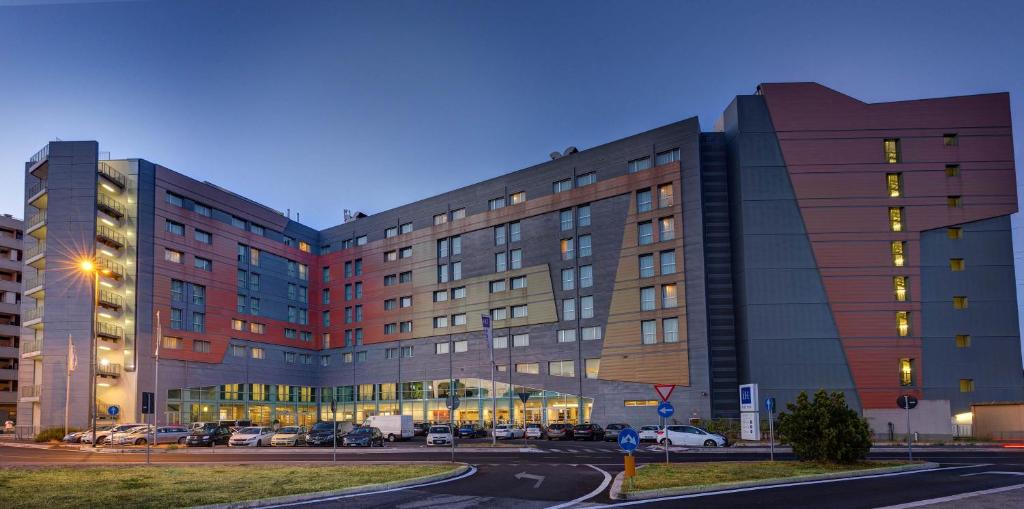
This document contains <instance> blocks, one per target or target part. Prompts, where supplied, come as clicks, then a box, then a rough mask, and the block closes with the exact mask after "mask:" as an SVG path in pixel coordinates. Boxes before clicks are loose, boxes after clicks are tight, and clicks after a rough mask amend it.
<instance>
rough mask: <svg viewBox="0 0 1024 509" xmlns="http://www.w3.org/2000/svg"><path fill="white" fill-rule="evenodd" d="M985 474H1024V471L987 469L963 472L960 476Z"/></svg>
mask: <svg viewBox="0 0 1024 509" xmlns="http://www.w3.org/2000/svg"><path fill="white" fill-rule="evenodd" d="M985 474H1002V475H1024V472H1004V471H1001V470H986V471H984V472H974V473H973V474H963V475H961V476H960V477H970V476H972V475H985Z"/></svg>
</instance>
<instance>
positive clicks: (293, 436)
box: [270, 426, 306, 447]
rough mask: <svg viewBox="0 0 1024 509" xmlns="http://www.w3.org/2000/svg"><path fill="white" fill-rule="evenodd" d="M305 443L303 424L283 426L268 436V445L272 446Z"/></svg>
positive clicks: (289, 445) (290, 445) (292, 445)
mask: <svg viewBox="0 0 1024 509" xmlns="http://www.w3.org/2000/svg"><path fill="white" fill-rule="evenodd" d="M305 443H306V428H305V427H304V426H285V427H283V428H281V429H279V430H277V433H274V435H273V436H271V437H270V445H272V446H274V447H294V446H296V445H303V444H305Z"/></svg>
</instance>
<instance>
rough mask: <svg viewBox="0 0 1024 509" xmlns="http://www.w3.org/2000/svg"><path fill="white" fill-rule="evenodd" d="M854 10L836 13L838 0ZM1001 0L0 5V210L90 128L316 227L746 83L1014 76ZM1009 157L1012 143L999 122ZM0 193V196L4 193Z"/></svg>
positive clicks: (698, 107)
mask: <svg viewBox="0 0 1024 509" xmlns="http://www.w3.org/2000/svg"><path fill="white" fill-rule="evenodd" d="M849 4H856V5H849ZM1021 14H1024V3H1021V2H1004V3H1000V2H985V4H984V8H982V7H980V6H979V4H975V3H969V2H934V1H932V2H892V1H888V2H529V1H517V2H503V3H498V2H482V1H480V2H426V1H419V2H360V3H342V2H297V1H296V2H284V1H281V2H263V1H247V2H235V1H212V0H208V1H196V2H187V1H186V2H111V3H98V2H41V3H40V2H31V1H27V0H24V1H23V0H18V1H4V0H0V75H2V76H4V79H3V80H2V85H0V90H2V91H3V93H2V94H0V119H3V121H2V124H0V178H2V181H3V182H4V183H5V185H3V186H0V212H10V213H14V214H15V215H17V216H21V215H22V213H23V211H22V207H21V189H22V187H21V185H20V183H21V180H22V170H23V162H24V161H25V160H26V159H27V158H28V157H30V156H31V155H32V154H33V153H34V152H35V151H36V150H37V149H38V148H40V147H41V146H42V145H44V144H45V143H46V142H47V141H48V140H51V139H54V138H61V139H65V140H69V139H95V140H98V141H99V142H100V146H101V150H104V151H109V152H110V153H111V156H112V157H115V158H119V157H145V158H147V159H149V160H151V161H154V162H157V163H161V164H164V165H166V166H168V167H170V168H172V169H175V170H177V171H180V172H183V173H185V174H188V175H191V176H193V177H196V178H199V179H201V180H210V181H212V182H214V183H216V184H219V185H222V186H224V187H227V188H229V189H232V190H234V191H236V192H239V193H241V194H243V195H245V196H248V197H251V198H253V199H255V200H257V201H260V202H263V203H266V204H268V205H270V206H272V207H274V208H276V209H279V210H285V209H291V210H292V211H298V212H300V213H301V214H302V221H303V222H304V223H306V224H309V225H310V226H313V227H316V228H325V227H327V226H331V225H334V224H337V223H339V222H340V221H341V217H342V210H343V209H345V208H349V209H355V210H361V211H365V212H374V211H380V210H384V209H387V208H390V207H393V206H396V205H399V204H402V203H406V202H409V201H412V200H415V199H419V198H424V197H427V196H431V195H433V194H436V193H439V192H442V191H446V190H449V189H453V188H456V187H460V186H462V185H465V184H467V183H470V182H473V181H477V180H480V179H483V178H486V177H490V176H494V175H498V174H501V173H505V172H508V171H512V170H515V169H518V168H521V167H524V166H528V165H531V164H535V163H537V162H541V161H543V160H545V159H546V158H547V155H546V154H548V153H549V152H551V151H553V150H561V149H563V148H565V147H566V146H568V145H576V146H579V147H580V148H585V147H590V146H593V145H596V144H599V143H603V142H606V141H610V140H613V139H616V138H620V137H622V136H624V135H629V134H632V133H635V132H638V131H641V130H646V129H649V128H653V127H656V126H659V125H662V124H666V123H669V122H672V121H675V120H679V119H681V118H686V117H690V116H693V115H698V116H699V117H700V120H701V124H702V125H703V126H704V128H705V129H708V130H710V129H711V128H712V126H713V125H714V122H715V120H716V119H717V117H718V115H719V114H720V112H721V111H722V109H723V108H724V107H725V105H726V104H728V102H729V101H730V99H731V97H732V96H734V95H737V94H746V93H751V92H753V91H754V88H755V86H756V85H757V84H758V83H759V82H765V81H818V82H821V83H824V84H826V85H828V86H830V87H833V88H835V89H838V90H840V91H842V92H845V93H848V94H850V95H853V96H855V97H858V98H860V99H863V100H866V101H889V100H899V99H908V98H921V97H933V96H947V95H956V94H972V93H980V92H991V91H1010V92H1011V94H1013V108H1014V113H1015V117H1016V118H1017V119H1018V125H1020V120H1019V119H1021V118H1024V115H1022V113H1024V111H1022V106H1021V104H1022V103H1021V97H1022V95H1021V92H1022V83H1024V65H1021V62H1022V61H1024V35H1022V34H1024V30H1022V29H1021V26H1020V20H1021V19H1022V16H1021ZM1016 138H1017V143H1018V147H1017V150H1018V153H1021V150H1022V149H1021V146H1020V143H1021V140H1022V139H1024V135H1022V133H1021V132H1020V129H1019V128H1018V129H1017V136H1016ZM7 184H10V185H7Z"/></svg>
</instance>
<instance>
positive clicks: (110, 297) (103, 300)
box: [97, 290, 124, 310]
mask: <svg viewBox="0 0 1024 509" xmlns="http://www.w3.org/2000/svg"><path fill="white" fill-rule="evenodd" d="M97 300H99V303H100V305H101V306H103V307H106V308H110V309H118V310H119V309H121V308H122V307H124V297H122V296H120V295H118V294H116V293H114V292H109V291H107V290H100V294H99V297H97Z"/></svg>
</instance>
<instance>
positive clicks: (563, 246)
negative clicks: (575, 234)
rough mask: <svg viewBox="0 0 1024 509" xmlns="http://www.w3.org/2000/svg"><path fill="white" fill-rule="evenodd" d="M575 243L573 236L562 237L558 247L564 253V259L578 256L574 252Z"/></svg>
mask: <svg viewBox="0 0 1024 509" xmlns="http://www.w3.org/2000/svg"><path fill="white" fill-rule="evenodd" d="M573 244H574V242H573V239H571V238H569V239H562V240H561V242H560V243H559V248H558V249H559V251H560V252H561V253H562V259H563V260H572V259H573V258H575V257H576V254H575V253H574V252H573Z"/></svg>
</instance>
